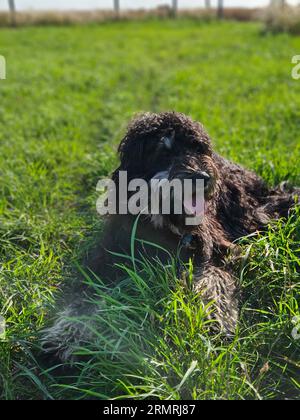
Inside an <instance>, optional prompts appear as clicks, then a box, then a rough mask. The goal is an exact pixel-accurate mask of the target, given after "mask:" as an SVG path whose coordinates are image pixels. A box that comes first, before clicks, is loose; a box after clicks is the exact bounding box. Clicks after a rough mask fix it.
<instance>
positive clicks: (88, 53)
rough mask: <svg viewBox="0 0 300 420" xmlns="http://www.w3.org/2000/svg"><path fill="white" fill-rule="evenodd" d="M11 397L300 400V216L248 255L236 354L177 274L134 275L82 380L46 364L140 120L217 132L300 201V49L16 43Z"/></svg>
mask: <svg viewBox="0 0 300 420" xmlns="http://www.w3.org/2000/svg"><path fill="white" fill-rule="evenodd" d="M0 34H1V41H0V54H2V55H4V56H5V57H6V60H7V77H8V78H7V80H6V81H0V97H1V101H0V144H1V154H0V176H1V182H0V231H1V233H0V258H1V268H0V282H1V283H0V285H1V288H0V314H1V315H2V316H3V317H5V319H6V322H7V331H6V337H5V340H2V341H1V342H0V396H1V398H2V399H14V398H85V397H99V398H108V397H120V396H125V397H134V398H145V397H147V396H152V397H157V398H198V399H217V398H222V399H225V398H227V399H236V398H237V399H245V398H254V399H258V398H263V399H273V398H299V395H300V374H299V369H300V342H299V340H298V341H296V340H294V339H293V338H292V334H291V331H292V329H293V326H294V325H293V323H292V319H293V317H294V316H297V315H299V291H300V282H299V264H300V263H299V252H300V215H299V212H296V213H295V214H293V215H292V216H291V219H290V220H289V222H288V223H286V222H285V221H280V222H279V223H277V224H275V225H274V226H271V227H270V229H269V232H267V233H266V234H264V235H258V236H257V237H253V238H248V239H245V241H243V248H244V252H245V258H244V261H243V264H242V266H241V267H237V273H238V275H239V277H240V282H241V288H242V291H243V295H244V301H245V303H244V305H243V308H242V314H241V323H240V327H239V331H238V332H237V333H236V336H235V337H234V339H233V340H232V341H231V342H224V341H222V339H221V337H211V336H210V335H209V334H208V327H209V325H208V323H207V319H206V317H205V310H204V308H203V307H202V305H201V302H199V298H197V297H195V296H194V295H193V294H192V293H191V291H190V285H187V284H183V283H182V282H180V281H179V280H176V279H175V275H174V268H173V267H172V266H170V267H161V266H159V264H158V265H157V266H156V267H153V266H149V265H148V264H147V263H146V262H145V266H144V273H143V275H141V274H137V273H135V272H134V270H132V271H130V272H128V279H127V280H126V281H124V283H123V284H122V287H121V288H116V289H115V290H112V291H107V290H106V289H105V286H104V285H101V282H100V281H99V280H97V279H93V280H91V279H88V278H86V281H89V282H92V284H93V286H94V287H95V300H96V301H97V302H100V300H101V301H102V304H103V302H104V303H106V305H105V308H106V309H105V310H103V312H102V314H101V316H99V319H98V320H96V322H97V323H98V325H99V328H97V332H96V335H97V340H96V343H90V344H87V345H86V346H85V348H84V349H81V352H83V353H85V354H87V355H88V357H87V358H84V361H83V362H80V363H79V364H78V366H77V368H78V370H77V371H76V374H73V377H72V378H70V377H68V378H57V377H56V376H55V375H54V374H53V371H48V372H47V371H46V372H45V371H42V369H41V367H40V366H39V362H38V361H37V360H35V356H34V355H35V354H36V353H35V351H34V349H35V348H36V346H37V345H38V340H37V337H38V332H39V331H40V330H41V328H43V326H44V325H45V323H46V321H47V315H48V314H49V313H50V312H51V307H52V305H53V303H54V300H55V298H56V296H58V294H59V288H60V285H61V284H62V283H66V282H69V281H71V280H72V278H73V277H74V276H76V275H78V274H76V269H74V266H75V265H76V264H75V263H76V261H78V260H79V261H80V254H81V249H82V248H83V247H85V246H86V244H87V243H88V242H89V241H90V240H93V238H94V237H95V235H96V234H97V230H98V227H99V220H98V217H97V214H96V211H95V200H96V193H95V186H96V184H97V181H98V179H99V178H100V177H102V176H106V175H108V174H109V173H110V172H111V171H112V169H113V168H114V167H115V165H116V163H117V156H116V147H117V144H118V142H119V140H120V138H121V135H122V133H123V131H124V127H125V125H126V123H127V121H128V119H129V118H130V117H131V116H132V114H133V113H134V112H137V111H140V110H151V111H160V110H166V109H174V110H177V111H182V112H185V113H187V114H190V115H191V116H192V117H194V118H195V119H198V120H200V121H202V122H203V123H204V124H205V126H206V127H207V129H208V131H209V133H210V135H211V136H212V138H213V139H214V144H215V147H216V149H217V150H218V151H219V152H220V153H222V154H223V155H224V156H226V157H228V158H230V159H233V160H235V161H237V162H239V163H241V164H243V165H245V166H247V167H249V168H251V169H253V170H255V171H257V172H258V173H259V174H260V175H261V176H263V177H264V179H265V180H266V181H267V182H268V183H269V184H275V183H278V182H280V181H282V180H286V179H289V180H290V181H291V182H293V183H295V184H298V185H300V175H299V173H300V171H299V159H300V141H299V140H300V82H299V81H298V82H297V81H294V80H293V79H292V78H291V75H290V74H291V66H292V65H291V57H292V56H293V55H296V54H299V51H300V39H299V38H297V37H291V36H289V35H287V34H282V35H277V36H270V35H269V36H262V35H261V28H260V26H259V25H258V24H253V23H251V24H240V23H230V22H227V23H221V24H220V23H218V24H217V23H207V24H204V23H199V22H196V21H191V20H179V21H178V22H172V21H163V22H159V21H149V22H145V23H143V22H124V23H107V24H102V25H100V26H97V25H91V26H74V27H60V28H57V27H47V28H46V27H35V28H20V29H17V30H11V29H1V30H0Z"/></svg>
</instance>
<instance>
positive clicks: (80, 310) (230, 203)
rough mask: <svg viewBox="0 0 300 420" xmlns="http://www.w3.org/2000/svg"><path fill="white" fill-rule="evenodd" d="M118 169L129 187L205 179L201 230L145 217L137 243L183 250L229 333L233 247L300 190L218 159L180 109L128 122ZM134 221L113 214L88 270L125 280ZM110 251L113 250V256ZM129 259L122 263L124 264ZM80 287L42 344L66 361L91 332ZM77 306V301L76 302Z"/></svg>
mask: <svg viewBox="0 0 300 420" xmlns="http://www.w3.org/2000/svg"><path fill="white" fill-rule="evenodd" d="M119 153H120V166H119V168H118V169H117V170H116V171H115V172H114V174H113V176H112V179H113V180H114V181H115V182H116V183H118V179H119V178H118V175H119V172H120V171H127V175H128V182H129V181H130V180H132V179H135V178H141V179H144V180H146V181H147V182H148V183H150V181H151V180H152V179H153V178H155V177H157V174H159V177H160V178H162V177H165V178H168V179H169V180H174V179H181V180H182V179H186V178H189V179H194V180H196V179H202V180H203V181H204V184H205V202H206V206H205V215H204V218H203V220H202V222H201V223H200V224H199V225H197V226H187V225H186V224H185V222H184V220H185V219H184V217H183V215H177V214H172V213H171V214H169V215H141V218H140V221H139V224H138V229H137V234H136V236H137V238H139V239H142V240H145V241H148V242H152V243H155V244H158V245H160V246H161V247H162V248H164V249H166V250H168V251H169V252H170V253H172V254H173V255H175V254H176V253H177V252H178V248H179V247H180V248H181V253H180V258H181V260H182V261H183V263H186V262H188V261H189V260H190V259H192V261H193V265H194V288H195V291H196V292H199V293H201V296H202V299H203V300H204V302H210V301H212V300H214V301H215V313H214V317H215V319H216V320H217V321H218V323H219V325H220V326H221V329H222V330H223V331H225V332H229V333H230V332H232V331H233V330H234V329H235V326H236V323H237V318H238V302H237V301H238V299H237V294H236V291H237V290H236V289H237V286H236V280H235V277H234V275H233V273H232V272H231V270H230V269H229V268H228V267H227V266H226V264H225V261H224V260H225V257H226V255H227V254H228V251H229V250H230V249H231V248H232V247H233V244H234V242H235V241H236V240H237V239H239V238H241V237H243V236H245V235H249V234H251V233H253V232H255V231H257V230H261V229H263V228H265V227H266V225H267V224H268V223H269V222H270V221H271V220H272V219H277V218H279V217H286V216H288V213H289V210H290V209H291V208H292V207H293V206H294V205H295V202H296V200H297V198H296V195H297V194H299V191H300V190H299V189H293V188H289V187H288V186H287V184H281V186H279V187H277V188H274V189H270V188H268V187H267V186H266V184H265V183H264V182H263V180H262V179H261V178H259V177H258V176H257V175H256V174H255V173H253V172H250V171H248V170H246V169H244V168H242V167H241V166H238V165H236V164H234V163H232V162H229V161H228V160H226V159H224V158H223V157H221V156H219V155H218V154H217V153H215V152H214V151H213V149H212V145H211V141H210V138H209V136H208V134H207V133H206V132H205V130H204V128H203V126H202V125H201V124H199V123H198V122H194V121H192V120H191V119H190V118H189V117H187V116H185V115H183V114H180V113H175V112H165V113H160V114H152V113H146V114H142V115H139V116H138V117H136V118H135V119H134V120H133V121H132V122H131V123H130V125H129V127H128V130H127V133H126V135H125V137H124V138H123V140H122V141H121V144H120V146H119ZM135 220H136V217H135V216H131V215H120V214H118V215H114V216H108V218H107V220H106V223H105V228H104V233H103V236H102V239H101V243H100V244H99V247H98V249H97V251H96V253H94V254H93V256H92V257H90V259H89V267H90V268H91V269H92V270H93V271H94V272H95V273H97V274H98V275H100V276H101V277H102V278H105V279H106V280H107V281H110V282H115V281H116V280H117V279H118V277H120V276H121V275H122V273H120V271H119V270H118V269H117V268H116V267H114V264H115V263H116V262H120V261H119V260H118V258H117V257H116V256H115V254H116V253H118V254H120V253H127V254H130V238H131V232H132V227H133V224H134V221H135ZM137 247H138V249H137V251H136V254H138V253H143V254H147V256H148V257H149V258H153V257H159V258H160V259H161V260H162V261H165V259H166V253H164V252H161V253H160V251H159V249H158V248H153V247H151V246H150V247H147V246H145V244H143V243H142V242H141V243H140V245H137ZM110 251H112V253H111V252H110ZM122 262H124V261H122ZM85 294H88V291H85V292H83V291H82V289H81V288H80V286H78V287H77V288H76V290H75V291H74V294H73V295H72V294H71V303H70V304H66V307H65V308H64V309H63V310H62V311H61V312H60V313H59V316H58V317H57V319H56V321H55V323H54V325H53V326H52V327H50V328H49V329H47V330H46V332H45V334H44V339H43V341H44V347H45V349H46V350H47V351H51V352H54V353H56V354H57V355H58V356H59V358H60V359H61V360H67V359H69V358H70V357H71V356H72V352H73V350H74V347H75V346H77V345H78V344H80V343H81V342H82V341H84V340H85V339H86V338H87V337H88V336H89V335H90V332H89V331H90V329H89V328H88V325H86V326H85V325H84V323H82V322H80V323H76V321H75V320H72V317H77V316H81V315H88V314H89V313H91V314H92V313H93V311H94V310H95V309H94V308H93V307H92V306H91V305H88V304H87V303H86V301H85V299H84V297H83V296H85ZM74 302H75V303H74Z"/></svg>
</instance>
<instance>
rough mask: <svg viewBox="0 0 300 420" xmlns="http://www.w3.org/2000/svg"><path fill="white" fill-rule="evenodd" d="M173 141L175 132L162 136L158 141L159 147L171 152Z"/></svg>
mask: <svg viewBox="0 0 300 420" xmlns="http://www.w3.org/2000/svg"><path fill="white" fill-rule="evenodd" d="M174 139H175V132H172V133H171V134H170V135H168V136H164V137H162V138H161V139H160V142H159V146H160V147H163V148H164V149H166V150H172V147H173V145H174Z"/></svg>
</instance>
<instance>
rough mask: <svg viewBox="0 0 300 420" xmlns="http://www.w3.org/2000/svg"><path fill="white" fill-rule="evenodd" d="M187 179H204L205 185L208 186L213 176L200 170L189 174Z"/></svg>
mask: <svg viewBox="0 0 300 420" xmlns="http://www.w3.org/2000/svg"><path fill="white" fill-rule="evenodd" d="M185 179H192V180H193V181H197V180H201V181H204V187H205V188H206V187H208V186H209V184H210V182H211V176H210V175H209V174H208V173H207V172H204V171H199V172H196V173H191V174H187V175H186V176H185Z"/></svg>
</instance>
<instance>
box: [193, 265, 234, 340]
mask: <svg viewBox="0 0 300 420" xmlns="http://www.w3.org/2000/svg"><path fill="white" fill-rule="evenodd" d="M194 289H195V291H196V292H197V293H199V294H201V298H202V299H203V301H204V303H205V304H208V303H210V302H212V304H213V306H212V308H211V313H210V314H209V317H210V318H211V319H215V320H216V324H217V329H218V330H221V332H224V333H225V334H227V335H232V334H233V333H234V331H235V329H236V327H237V322H238V299H237V285H236V280H235V278H234V277H233V275H232V274H230V273H229V272H228V271H225V270H224V269H221V268H218V267H214V266H206V267H204V269H202V270H199V273H195V275H194Z"/></svg>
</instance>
